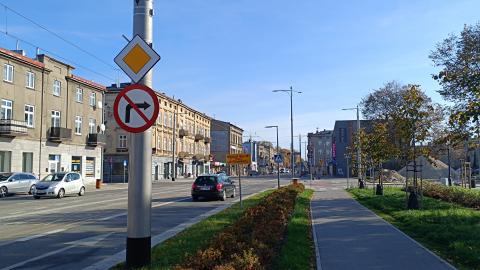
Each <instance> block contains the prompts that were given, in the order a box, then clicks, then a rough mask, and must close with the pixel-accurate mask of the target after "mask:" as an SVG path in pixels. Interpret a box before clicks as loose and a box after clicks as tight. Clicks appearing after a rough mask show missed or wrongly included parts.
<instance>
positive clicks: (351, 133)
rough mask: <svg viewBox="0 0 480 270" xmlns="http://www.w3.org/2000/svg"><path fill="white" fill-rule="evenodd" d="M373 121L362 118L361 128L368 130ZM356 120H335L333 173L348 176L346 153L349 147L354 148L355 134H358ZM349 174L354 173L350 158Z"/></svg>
mask: <svg viewBox="0 0 480 270" xmlns="http://www.w3.org/2000/svg"><path fill="white" fill-rule="evenodd" d="M371 123H372V121H369V120H361V121H360V128H365V129H366V130H367V132H368V130H369V129H370V128H371ZM357 130H358V129H357V121H356V120H338V121H335V127H334V129H333V136H332V164H333V174H334V175H337V176H339V177H346V176H347V160H346V155H347V154H349V149H354V142H355V136H356V134H357ZM349 162H350V163H349V170H350V173H349V175H350V176H351V175H352V166H351V165H350V164H351V159H350V160H349Z"/></svg>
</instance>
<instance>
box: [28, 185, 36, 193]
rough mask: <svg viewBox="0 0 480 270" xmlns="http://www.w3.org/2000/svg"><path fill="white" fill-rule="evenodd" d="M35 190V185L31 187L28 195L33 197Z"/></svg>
mask: <svg viewBox="0 0 480 270" xmlns="http://www.w3.org/2000/svg"><path fill="white" fill-rule="evenodd" d="M34 189H35V185H32V186H31V187H30V191H29V192H28V194H30V195H32V194H33V190H34Z"/></svg>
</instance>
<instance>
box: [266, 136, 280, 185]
mask: <svg viewBox="0 0 480 270" xmlns="http://www.w3.org/2000/svg"><path fill="white" fill-rule="evenodd" d="M265 128H275V129H276V130H277V156H279V155H280V146H279V145H278V126H266V127H265ZM275 163H277V187H278V188H280V162H277V161H275Z"/></svg>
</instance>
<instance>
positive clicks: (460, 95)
mask: <svg viewBox="0 0 480 270" xmlns="http://www.w3.org/2000/svg"><path fill="white" fill-rule="evenodd" d="M430 59H432V61H433V63H434V64H435V66H437V67H439V68H441V70H440V71H439V72H438V73H437V74H434V75H433V78H434V79H435V80H436V81H438V82H439V84H440V85H441V86H442V89H441V90H440V91H438V92H439V93H440V95H442V97H443V98H444V99H445V100H447V101H449V102H451V103H453V105H452V106H451V108H450V110H451V112H452V113H451V114H450V117H449V123H450V125H451V126H452V127H453V128H454V130H462V131H463V130H466V131H468V132H470V133H472V132H473V133H475V134H479V133H480V122H479V120H480V23H477V24H475V25H465V26H464V28H463V30H462V32H461V33H460V35H454V34H452V35H450V36H449V37H447V38H446V39H445V40H443V41H442V42H441V43H439V44H437V46H436V48H435V50H434V51H433V52H432V53H431V54H430Z"/></svg>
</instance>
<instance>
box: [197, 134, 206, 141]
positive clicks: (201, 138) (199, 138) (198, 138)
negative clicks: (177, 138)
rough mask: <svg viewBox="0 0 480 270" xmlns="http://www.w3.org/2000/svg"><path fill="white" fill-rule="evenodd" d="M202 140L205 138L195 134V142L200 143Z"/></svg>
mask: <svg viewBox="0 0 480 270" xmlns="http://www.w3.org/2000/svg"><path fill="white" fill-rule="evenodd" d="M204 138H205V137H204V136H203V135H202V134H200V133H197V134H195V141H196V142H198V141H201V140H203V139H204Z"/></svg>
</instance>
